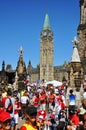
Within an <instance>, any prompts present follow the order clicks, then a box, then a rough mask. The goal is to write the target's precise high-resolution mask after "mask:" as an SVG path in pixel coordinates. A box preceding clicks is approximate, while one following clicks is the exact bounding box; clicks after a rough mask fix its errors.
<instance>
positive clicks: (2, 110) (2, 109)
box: [0, 101, 5, 114]
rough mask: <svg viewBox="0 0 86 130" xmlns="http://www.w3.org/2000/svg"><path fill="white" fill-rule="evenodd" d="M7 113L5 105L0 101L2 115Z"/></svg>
mask: <svg viewBox="0 0 86 130" xmlns="http://www.w3.org/2000/svg"><path fill="white" fill-rule="evenodd" d="M4 111H5V108H4V105H3V103H2V102H1V101H0V114H1V113H3V112H4Z"/></svg>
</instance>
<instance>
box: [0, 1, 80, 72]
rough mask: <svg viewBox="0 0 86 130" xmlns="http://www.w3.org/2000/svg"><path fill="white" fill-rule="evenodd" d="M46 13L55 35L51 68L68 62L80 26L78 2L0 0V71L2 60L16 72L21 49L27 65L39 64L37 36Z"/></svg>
mask: <svg viewBox="0 0 86 130" xmlns="http://www.w3.org/2000/svg"><path fill="white" fill-rule="evenodd" d="M46 13H48V15H49V19H50V25H51V28H52V31H53V34H54V66H59V65H62V64H63V63H64V61H66V62H70V60H71V56H72V52H73V44H72V42H71V41H72V40H73V39H74V37H75V36H76V37H77V28H78V25H79V23H80V7H79V0H0V70H1V69H2V61H3V60H4V61H5V67H6V65H7V64H11V65H12V68H13V69H14V70H15V69H16V67H17V62H18V60H19V52H18V50H19V48H20V47H21V46H22V47H23V50H24V53H23V59H24V62H25V64H26V67H27V66H28V63H29V60H30V61H31V64H32V66H33V67H36V66H37V65H38V64H39V63H40V33H41V31H42V28H43V24H44V19H45V15H46Z"/></svg>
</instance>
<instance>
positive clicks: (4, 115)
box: [0, 112, 12, 122]
mask: <svg viewBox="0 0 86 130" xmlns="http://www.w3.org/2000/svg"><path fill="white" fill-rule="evenodd" d="M11 118H12V117H11V116H10V114H9V113H8V112H3V113H1V114H0V121H1V122H5V121H6V120H8V119H11Z"/></svg>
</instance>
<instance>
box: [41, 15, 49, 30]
mask: <svg viewBox="0 0 86 130" xmlns="http://www.w3.org/2000/svg"><path fill="white" fill-rule="evenodd" d="M47 29H48V30H51V26H50V20H49V16H48V14H46V15H45V20H44V26H43V30H47Z"/></svg>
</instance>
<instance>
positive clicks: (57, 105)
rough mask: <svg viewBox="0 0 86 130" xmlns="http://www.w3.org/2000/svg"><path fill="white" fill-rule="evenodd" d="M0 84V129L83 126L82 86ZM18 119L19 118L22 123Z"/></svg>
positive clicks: (78, 129) (85, 99)
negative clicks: (14, 85) (19, 87)
mask: <svg viewBox="0 0 86 130" xmlns="http://www.w3.org/2000/svg"><path fill="white" fill-rule="evenodd" d="M56 89H57V91H56V92H55V88H54V86H53V85H47V86H44V85H42V86H41V85H40V84H39V85H38V84H37V85H31V84H30V83H28V84H25V88H23V89H22V90H19V89H16V88H14V87H13V86H12V85H10V86H9V85H6V86H4V87H2V86H0V130H18V129H20V130H85V129H86V88H85V87H83V92H81V91H80V88H76V90H74V89H73V88H70V89H68V87H67V86H66V85H64V84H63V85H61V86H57V87H56ZM19 120H20V122H21V121H22V120H23V121H24V124H21V126H20V127H19Z"/></svg>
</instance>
